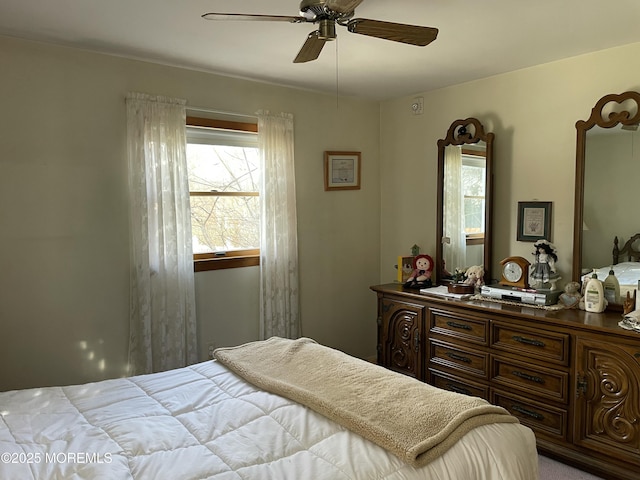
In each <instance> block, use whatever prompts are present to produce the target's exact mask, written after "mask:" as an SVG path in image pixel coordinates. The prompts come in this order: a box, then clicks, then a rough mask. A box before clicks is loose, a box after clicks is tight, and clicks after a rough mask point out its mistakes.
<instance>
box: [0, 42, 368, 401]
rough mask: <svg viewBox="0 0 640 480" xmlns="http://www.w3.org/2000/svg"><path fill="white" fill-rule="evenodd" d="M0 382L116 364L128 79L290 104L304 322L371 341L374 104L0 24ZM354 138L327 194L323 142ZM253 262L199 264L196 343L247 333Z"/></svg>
mask: <svg viewBox="0 0 640 480" xmlns="http://www.w3.org/2000/svg"><path fill="white" fill-rule="evenodd" d="M0 65H2V74H1V75H0V92H2V93H1V95H2V103H1V107H0V112H1V113H0V225H1V229H0V390H6V389H10V388H23V387H30V386H40V385H52V384H68V383H79V382H84V381H90V380H99V379H102V378H108V377H115V376H120V375H122V374H123V373H124V372H125V366H126V362H127V344H128V311H129V270H128V265H129V247H128V235H129V230H128V210H127V198H128V197H127V195H128V193H127V171H126V158H125V142H126V129H125V104H124V96H125V94H126V93H127V92H129V91H137V92H145V93H151V94H162V95H168V96H172V97H181V98H185V99H187V100H188V105H191V106H197V107H205V108H211V109H216V110H223V111H230V112H237V113H243V114H252V113H254V112H255V111H257V110H259V109H268V110H271V111H274V112H280V111H284V112H290V113H293V114H294V117H295V123H294V128H295V135H296V145H295V159H296V192H297V202H298V214H299V219H298V222H299V223H298V232H299V252H300V269H301V272H300V275H301V280H300V284H301V285H300V286H301V299H302V305H301V315H302V324H303V334H304V335H307V336H310V337H314V338H316V339H317V340H318V341H320V342H323V343H326V344H328V345H331V346H333V347H336V348H340V349H343V350H345V351H347V352H348V353H351V354H353V355H357V356H362V357H366V356H370V355H373V354H374V353H375V315H376V313H375V297H374V295H373V293H372V292H370V291H369V290H368V286H369V285H371V284H374V283H376V282H377V280H378V276H379V269H380V266H379V263H378V262H379V251H380V236H379V231H380V219H379V202H380V187H379V184H380V179H379V159H378V153H379V145H378V137H379V107H378V104H377V102H368V101H358V100H353V99H343V98H341V99H340V100H339V102H337V101H336V97H335V96H332V95H321V94H316V93H312V92H307V91H301V90H294V89H287V88H282V87H277V86H273V85H267V84H261V83H255V82H249V81H243V80H239V79H230V78H225V77H220V76H216V75H211V74H206V73H202V72H195V71H187V70H183V69H178V68H172V67H167V66H160V65H154V64H150V63H144V62H138V61H133V60H127V59H123V58H117V57H110V56H105V55H99V54H94V53H88V52H84V51H79V50H72V49H67V48H61V47H56V46H51V45H45V44H39V43H32V42H25V41H20V40H16V39H11V38H6V37H0ZM325 150H356V151H360V152H362V189H361V190H359V191H346V192H325V191H324V185H323V152H324V151H325ZM258 274H259V273H258V268H255V267H252V268H246V269H236V270H226V271H217V272H204V273H198V274H196V295H197V300H196V301H197V315H198V328H199V336H200V357H201V358H202V359H203V360H204V359H205V358H206V355H207V345H208V344H210V343H212V344H215V345H216V346H224V345H233V344H237V343H240V342H244V341H249V340H255V339H257V338H258V332H259V328H258V311H259V310H258V308H259V307H258V298H259V290H258V289H259V283H258Z"/></svg>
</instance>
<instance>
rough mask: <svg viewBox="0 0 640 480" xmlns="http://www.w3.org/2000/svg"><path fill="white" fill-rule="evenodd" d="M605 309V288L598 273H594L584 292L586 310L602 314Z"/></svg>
mask: <svg viewBox="0 0 640 480" xmlns="http://www.w3.org/2000/svg"><path fill="white" fill-rule="evenodd" d="M604 308H605V305H604V286H603V285H602V282H601V281H600V280H598V275H596V272H593V275H592V276H591V279H590V280H589V281H588V282H587V287H586V289H585V292H584V309H585V310H586V311H587V312H595V313H600V312H603V311H604Z"/></svg>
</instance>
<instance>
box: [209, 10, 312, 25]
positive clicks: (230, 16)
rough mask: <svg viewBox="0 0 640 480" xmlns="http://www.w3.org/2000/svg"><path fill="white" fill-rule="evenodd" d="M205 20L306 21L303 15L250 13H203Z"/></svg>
mask: <svg viewBox="0 0 640 480" xmlns="http://www.w3.org/2000/svg"><path fill="white" fill-rule="evenodd" d="M202 18H204V19H205V20H248V21H252V22H289V23H303V22H308V20H307V19H306V18H304V17H295V16H288V15H251V14H243V13H213V12H211V13H205V14H203V15H202Z"/></svg>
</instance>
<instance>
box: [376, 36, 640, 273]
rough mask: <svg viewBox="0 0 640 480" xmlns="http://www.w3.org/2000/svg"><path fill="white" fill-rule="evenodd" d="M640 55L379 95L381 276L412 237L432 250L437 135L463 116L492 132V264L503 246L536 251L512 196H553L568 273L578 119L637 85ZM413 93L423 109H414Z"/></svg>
mask: <svg viewBox="0 0 640 480" xmlns="http://www.w3.org/2000/svg"><path fill="white" fill-rule="evenodd" d="M639 56H640V44H632V45H628V46H625V47H620V48H615V49H610V50H605V51H602V52H597V53H593V54H589V55H584V56H580V57H575V58H572V59H568V60H563V61H559V62H554V63H550V64H545V65H540V66H536V67H533V68H528V69H524V70H520V71H516V72H512V73H508V74H504V75H499V76H494V77H490V78H486V79H483V80H479V81H475V82H471V83H467V84H463V85H458V86H454V87H450V88H445V89H441V90H437V91H431V92H425V93H423V94H418V95H414V96H411V97H406V98H400V99H395V100H391V101H387V102H384V103H382V105H381V114H380V118H381V128H380V131H381V139H380V144H381V148H380V169H381V170H380V174H381V182H382V183H381V186H382V187H381V209H382V220H381V236H380V238H381V251H380V262H381V272H380V280H381V281H383V282H387V281H391V280H392V279H393V278H395V270H394V268H393V265H394V264H395V258H396V257H397V255H399V254H408V250H409V248H410V247H411V245H413V244H414V243H417V244H418V245H420V246H421V247H422V251H423V252H425V253H431V254H435V247H436V234H435V230H434V229H435V219H436V212H435V210H436V208H435V203H436V191H435V189H436V171H437V146H436V142H437V141H438V139H440V138H444V136H445V134H446V132H447V129H448V127H449V125H450V124H451V123H452V122H453V121H454V120H456V119H461V118H467V117H477V118H478V119H480V120H481V121H482V122H483V123H484V125H485V128H486V130H487V131H492V132H494V133H495V142H494V145H495V147H494V148H495V150H494V158H495V184H496V188H495V201H494V205H495V210H494V212H495V213H494V219H495V228H494V261H493V266H492V268H493V272H494V274H495V272H496V271H497V267H498V262H499V260H501V259H502V258H505V257H507V256H509V255H520V256H523V257H525V258H530V259H532V253H533V249H532V244H531V243H526V242H518V241H516V223H517V203H518V201H531V200H540V201H551V202H553V225H552V241H553V242H554V243H555V244H556V246H557V247H558V252H559V253H558V256H559V270H560V273H561V275H562V276H563V278H564V279H565V280H568V279H569V277H570V275H571V265H572V256H573V252H572V250H573V208H574V198H573V195H574V178H575V144H576V130H575V123H576V121H577V120H580V119H582V120H586V119H587V118H588V117H589V115H590V113H591V109H592V108H593V106H594V105H595V103H596V102H597V101H598V100H599V99H600V98H601V97H602V96H604V95H605V94H608V93H622V92H624V91H627V90H640V63H638V62H637V61H636V60H635V59H637V58H638V57H639ZM415 96H423V97H424V112H425V113H424V115H413V114H412V112H411V108H410V107H411V103H412V99H413V98H414V97H415ZM615 214H617V215H624V216H628V213H626V212H624V211H617V212H615ZM635 228H636V230H637V228H638V226H637V225H636V227H635ZM494 276H495V275H494Z"/></svg>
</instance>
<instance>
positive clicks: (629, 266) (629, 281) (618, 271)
mask: <svg viewBox="0 0 640 480" xmlns="http://www.w3.org/2000/svg"><path fill="white" fill-rule="evenodd" d="M612 268H613V273H614V275H615V276H616V278H617V279H618V283H619V284H620V296H621V297H623V298H624V297H626V295H627V292H629V294H630V295H631V296H632V297H633V291H634V290H636V289H638V282H640V262H620V263H618V264H616V265H608V266H604V267H601V268H598V269H596V270H595V272H596V274H597V275H598V280H601V281H604V280H605V279H606V278H607V277H608V276H609V271H610V270H611V269H612ZM592 274H593V272H590V273H587V274H585V275H583V276H582V281H583V282H584V281H585V279H587V280H588V279H589V278H591V275H592Z"/></svg>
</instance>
